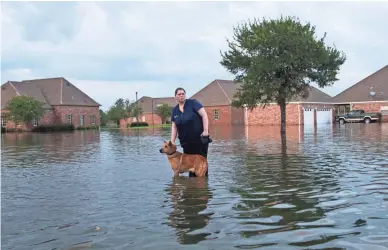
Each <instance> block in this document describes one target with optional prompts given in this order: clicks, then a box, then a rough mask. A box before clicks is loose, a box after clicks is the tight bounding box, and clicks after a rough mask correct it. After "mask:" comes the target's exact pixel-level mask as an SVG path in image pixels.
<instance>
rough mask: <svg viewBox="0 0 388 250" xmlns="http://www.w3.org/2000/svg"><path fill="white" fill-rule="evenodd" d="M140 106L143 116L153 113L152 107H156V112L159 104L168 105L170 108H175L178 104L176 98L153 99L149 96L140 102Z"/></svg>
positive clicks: (142, 98)
mask: <svg viewBox="0 0 388 250" xmlns="http://www.w3.org/2000/svg"><path fill="white" fill-rule="evenodd" d="M138 103H139V106H140V107H141V108H142V111H143V114H145V113H152V105H153V107H154V112H155V111H156V108H157V106H158V104H168V105H169V106H172V107H174V106H175V105H176V104H177V103H176V100H175V98H174V97H159V98H152V97H149V96H143V97H141V98H140V99H139V100H138Z"/></svg>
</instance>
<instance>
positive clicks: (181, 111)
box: [171, 88, 211, 176]
mask: <svg viewBox="0 0 388 250" xmlns="http://www.w3.org/2000/svg"><path fill="white" fill-rule="evenodd" d="M175 99H176V101H177V102H178V104H177V105H176V106H175V107H174V108H173V109H172V111H171V124H172V126H171V142H172V143H174V144H175V140H176V137H177V134H178V138H179V142H180V144H181V146H182V148H183V152H184V153H186V154H200V155H203V156H204V157H206V158H207V152H208V148H209V143H210V142H211V139H210V138H209V120H208V117H207V114H206V111H205V108H204V107H203V105H202V104H201V103H200V102H198V101H197V100H195V99H186V91H185V90H184V89H183V88H177V89H176V90H175ZM189 176H195V174H194V173H191V172H190V173H189ZM206 176H208V172H206Z"/></svg>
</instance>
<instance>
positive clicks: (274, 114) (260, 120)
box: [246, 104, 303, 125]
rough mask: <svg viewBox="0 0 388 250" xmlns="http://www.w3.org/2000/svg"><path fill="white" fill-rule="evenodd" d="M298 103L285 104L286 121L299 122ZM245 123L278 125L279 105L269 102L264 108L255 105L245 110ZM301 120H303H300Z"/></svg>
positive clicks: (289, 122)
mask: <svg viewBox="0 0 388 250" xmlns="http://www.w3.org/2000/svg"><path fill="white" fill-rule="evenodd" d="M298 107H299V106H298V104H288V105H287V106H286V123H287V124H292V125H295V124H299V123H300V121H299V108H298ZM246 113H247V116H248V117H247V122H248V124H247V125H279V124H280V107H279V105H276V104H270V105H268V106H267V107H265V108H262V107H256V108H255V109H253V110H252V111H251V110H249V109H248V110H247V112H246ZM302 121H303V120H302Z"/></svg>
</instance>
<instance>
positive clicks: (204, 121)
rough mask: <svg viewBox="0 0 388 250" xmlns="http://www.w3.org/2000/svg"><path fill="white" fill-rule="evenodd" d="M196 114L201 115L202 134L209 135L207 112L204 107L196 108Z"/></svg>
mask: <svg viewBox="0 0 388 250" xmlns="http://www.w3.org/2000/svg"><path fill="white" fill-rule="evenodd" d="M198 114H199V115H200V116H201V117H202V124H203V133H202V135H203V136H207V135H209V119H208V117H207V113H206V110H205V108H204V107H202V108H200V109H199V110H198Z"/></svg>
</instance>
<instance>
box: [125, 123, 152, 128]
mask: <svg viewBox="0 0 388 250" xmlns="http://www.w3.org/2000/svg"><path fill="white" fill-rule="evenodd" d="M128 125H129V126H130V127H148V123H146V122H132V123H131V124H128ZM128 125H127V126H128Z"/></svg>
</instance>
